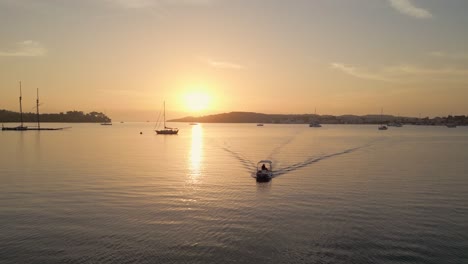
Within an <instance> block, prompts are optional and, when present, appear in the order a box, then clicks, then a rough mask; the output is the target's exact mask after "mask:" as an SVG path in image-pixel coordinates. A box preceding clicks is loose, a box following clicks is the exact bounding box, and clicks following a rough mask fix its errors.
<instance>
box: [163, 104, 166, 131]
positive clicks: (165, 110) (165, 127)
mask: <svg viewBox="0 0 468 264" xmlns="http://www.w3.org/2000/svg"><path fill="white" fill-rule="evenodd" d="M163 117H164V128H166V101H164V115H163Z"/></svg>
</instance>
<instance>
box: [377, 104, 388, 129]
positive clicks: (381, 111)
mask: <svg viewBox="0 0 468 264" xmlns="http://www.w3.org/2000/svg"><path fill="white" fill-rule="evenodd" d="M382 116H383V108H382V109H381V110H380V121H381V122H382ZM387 129H388V127H387V126H386V125H384V124H380V125H379V130H387Z"/></svg>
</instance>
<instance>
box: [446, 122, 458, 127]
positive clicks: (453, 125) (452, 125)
mask: <svg viewBox="0 0 468 264" xmlns="http://www.w3.org/2000/svg"><path fill="white" fill-rule="evenodd" d="M445 126H446V127H448V128H456V127H457V125H456V124H453V123H451V124H446V125H445Z"/></svg>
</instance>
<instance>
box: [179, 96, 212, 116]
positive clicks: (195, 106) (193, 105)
mask: <svg viewBox="0 0 468 264" xmlns="http://www.w3.org/2000/svg"><path fill="white" fill-rule="evenodd" d="M210 99H211V98H210V96H209V95H208V94H206V93H200V92H192V93H188V94H186V95H185V107H186V108H187V110H188V111H192V112H199V111H203V110H206V109H207V108H208V107H209V104H210Z"/></svg>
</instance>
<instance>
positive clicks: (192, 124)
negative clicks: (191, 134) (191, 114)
mask: <svg viewBox="0 0 468 264" xmlns="http://www.w3.org/2000/svg"><path fill="white" fill-rule="evenodd" d="M190 125H191V126H196V125H198V123H190Z"/></svg>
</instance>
